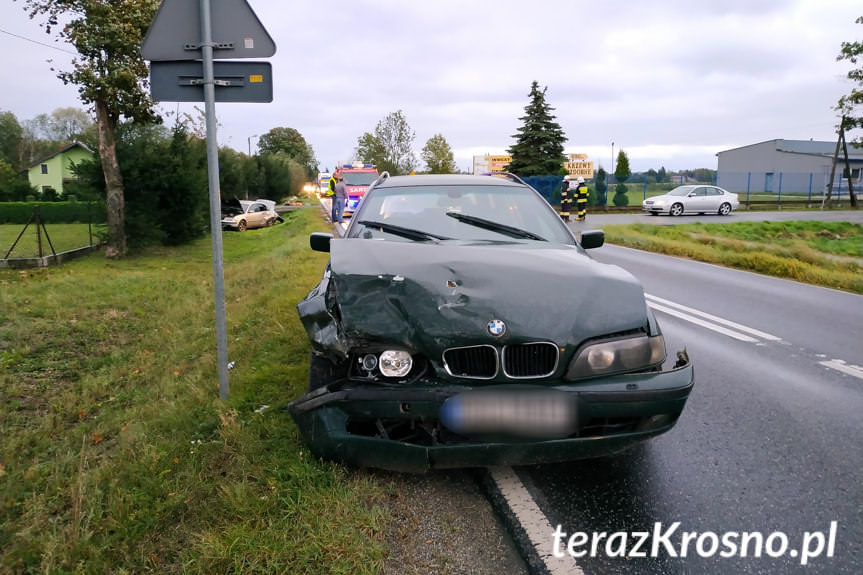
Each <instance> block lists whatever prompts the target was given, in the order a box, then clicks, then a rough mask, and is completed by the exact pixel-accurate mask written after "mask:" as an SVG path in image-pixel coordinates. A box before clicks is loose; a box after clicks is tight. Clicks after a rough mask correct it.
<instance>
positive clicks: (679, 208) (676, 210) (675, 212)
mask: <svg viewBox="0 0 863 575" xmlns="http://www.w3.org/2000/svg"><path fill="white" fill-rule="evenodd" d="M669 213H670V214H671V215H672V216H680V215H682V214H683V204H680V203H677V204H674V205H673V206H671V211H670V212H669Z"/></svg>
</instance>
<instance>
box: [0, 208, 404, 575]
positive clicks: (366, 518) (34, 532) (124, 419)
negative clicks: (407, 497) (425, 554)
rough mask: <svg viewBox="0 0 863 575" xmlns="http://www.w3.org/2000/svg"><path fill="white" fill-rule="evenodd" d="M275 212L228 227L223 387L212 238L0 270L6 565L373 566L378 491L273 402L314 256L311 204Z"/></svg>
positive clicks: (295, 371) (111, 568)
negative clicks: (312, 442)
mask: <svg viewBox="0 0 863 575" xmlns="http://www.w3.org/2000/svg"><path fill="white" fill-rule="evenodd" d="M285 218H286V223H285V224H281V225H278V226H275V227H272V228H265V229H262V230H252V231H248V232H245V233H225V234H224V242H223V243H224V262H225V282H226V302H227V312H228V342H229V343H228V346H229V355H230V359H231V360H233V361H236V364H237V365H236V368H235V369H234V370H233V371H232V372H231V381H230V385H231V387H230V400H229V401H227V402H222V401H220V400H219V399H218V376H217V371H216V365H215V362H216V338H215V333H214V324H215V320H214V308H213V281H212V263H211V248H210V242H209V239H205V240H201V241H199V242H197V243H195V244H194V245H191V246H186V247H182V248H170V249H169V248H162V249H153V250H148V251H146V252H144V253H140V254H137V255H133V256H130V257H128V258H127V259H125V260H123V261H118V262H109V261H106V260H105V259H104V258H103V257H102V256H101V255H100V254H94V255H92V256H89V257H86V258H82V259H80V260H76V261H74V262H71V263H67V264H64V265H63V266H62V267H58V268H50V269H42V270H38V271H12V270H5V271H3V270H0V438H2V441H0V572H7V573H9V572H11V573H37V572H38V573H43V572H44V573H77V572H81V573H109V572H110V573H140V572H157V573H273V572H278V573H309V574H312V573H315V574H317V573H376V572H379V571H380V569H381V566H382V564H383V560H384V557H385V555H386V549H385V546H384V543H383V540H384V533H383V530H384V527H385V525H386V522H387V518H388V511H386V507H385V506H384V505H383V504H382V501H383V500H382V497H384V495H383V494H384V492H385V490H386V487H385V486H382V485H381V484H380V483H379V481H378V480H375V479H373V476H370V475H368V474H363V473H359V472H353V471H350V470H347V469H345V468H342V467H340V466H337V465H334V464H329V463H323V462H320V461H318V460H316V459H314V458H313V457H311V456H310V455H309V453H308V451H307V449H306V448H305V446H304V445H303V444H302V442H301V440H300V439H299V436H298V433H297V430H296V427H295V426H294V424H293V422H292V420H291V418H290V416H289V415H288V413H287V412H286V411H285V409H284V407H285V405H286V404H287V403H288V402H289V401H290V400H291V399H293V398H295V397H297V396H299V395H301V394H302V392H303V391H304V390H305V386H306V370H307V369H308V349H309V348H308V342H307V339H306V335H305V332H304V330H303V328H302V326H301V324H300V323H299V320H298V317H297V313H296V309H295V305H296V303H297V301H299V300H300V299H301V298H302V297H303V296H304V295H305V294H306V293H307V291H308V290H309V289H310V288H311V287H313V286H314V284H315V283H316V282H317V281H318V280H319V278H320V275H321V272H322V271H323V268H324V266H325V264H326V254H320V253H317V252H312V251H311V250H309V249H308V234H309V232H311V231H322V230H324V229H326V228H325V224H324V223H323V222H322V221H321V218H320V214H319V211H318V210H313V209H312V210H299V211H296V212H292V213H289V214H286V216H285ZM52 239H53V238H52ZM264 406H269V407H268V408H264Z"/></svg>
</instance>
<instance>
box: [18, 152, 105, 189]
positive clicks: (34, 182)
mask: <svg viewBox="0 0 863 575" xmlns="http://www.w3.org/2000/svg"><path fill="white" fill-rule="evenodd" d="M93 155H94V154H93V151H92V150H90V148H88V147H87V146H85V145H84V144H82V143H81V142H72V143H71V144H69V145H68V146H63V147H62V148H60V149H59V150H57V151H56V152H54V153H53V154H51V155H50V156H47V157H45V158H42V159H41V160H39V161H37V162H34V163H33V164H32V165H31V166H30V167H29V168H28V169H27V177H28V179H29V180H30V185H31V186H34V187H35V188H36V189H38V190H39V193H40V195H42V196H44V195H45V194H46V193H48V192H49V190H54V191H55V192H56V193H57V196H58V197H61V198H62V197H63V196H64V190H63V188H64V185H65V184H66V183H68V182H70V181H74V180H76V179H77V178H76V176H75V173H74V172H73V171H72V165H73V164H78V163H80V162H82V161H83V160H90V159H92V158H93Z"/></svg>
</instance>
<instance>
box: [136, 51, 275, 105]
mask: <svg viewBox="0 0 863 575" xmlns="http://www.w3.org/2000/svg"><path fill="white" fill-rule="evenodd" d="M213 78H214V80H215V84H216V89H215V95H216V99H215V101H216V102H258V103H266V102H272V101H273V69H272V66H271V65H270V63H269V62H222V61H219V60H216V61H214V62H213ZM150 94H151V95H152V96H153V99H154V100H156V101H157V102H203V101H204V65H203V62H201V61H180V62H150Z"/></svg>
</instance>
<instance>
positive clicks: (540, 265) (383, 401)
mask: <svg viewBox="0 0 863 575" xmlns="http://www.w3.org/2000/svg"><path fill="white" fill-rule="evenodd" d="M310 243H311V247H312V249H315V250H318V251H325V252H329V254H330V261H329V264H328V265H327V268H326V270H325V272H324V275H323V278H322V280H321V282H320V284H318V285H317V286H316V287H315V288H314V289H313V290H312V291H311V292H310V293H309V294H308V295H307V296H306V298H305V299H304V300H303V301H301V302H300V303H299V304H298V305H297V309H298V312H299V315H300V319H301V320H302V322H303V325H304V326H305V328H306V331H307V333H308V336H309V339H310V341H311V346H312V352H311V358H310V365H309V389H308V392H307V393H306V394H304V395H303V396H302V397H300V398H298V399H297V400H295V401H293V402H292V403H291V404H290V405H289V410H290V413H291V415H292V416H293V418H294V420H295V421H296V423H297V425H298V427H299V430H300V432H301V434H302V436H303V438H304V439H305V441H306V442H307V443H308V445H309V447H310V449H311V450H312V452H313V453H314V454H316V455H318V456H320V457H324V458H327V459H333V460H337V461H342V462H345V463H348V464H353V465H357V466H363V467H377V468H384V469H392V470H399V471H416V472H422V471H425V470H428V469H433V468H451V467H475V466H490V465H523V464H537V463H548V462H559V461H567V460H572V459H580V458H589V457H597V456H601V455H607V454H609V453H613V452H616V451H620V450H623V449H626V448H628V447H631V446H632V445H634V444H636V443H638V442H640V441H643V440H646V439H648V438H650V437H653V436H656V435H658V434H660V433H663V432H666V431H668V430H670V429H671V428H672V427H673V426H674V424H675V423H676V421H677V419H678V418H679V416H680V414H681V412H682V410H683V407H684V405H685V403H686V400H687V398H688V396H689V393H690V391H691V389H692V386H693V383H694V376H693V367H692V364H691V362H690V360H689V358H688V356H687V354H686V351H685V350H681V351H678V352H677V353H676V354H674V356H673V357H671V358H668V357H667V354H666V349H665V341H664V339H663V336H662V332H661V330H660V328H659V325H658V324H657V322H656V318H655V317H654V316H653V313H652V311H651V310H650V309H649V308H648V307H647V304H646V302H645V298H644V290H643V288H642V286H641V284H640V283H639V282H638V281H637V280H636V279H635V278H634V277H633V276H632V275H631V274H629V273H628V272H626V271H625V270H623V269H621V268H619V267H617V266H612V265H607V264H602V263H599V262H597V261H595V260H594V259H592V258H591V257H590V256H589V255H588V254H587V252H586V251H585V250H587V249H590V248H597V247H600V246H601V245H602V243H603V234H602V232H601V231H587V232H584V233H583V234H582V235H581V238H580V241H577V240H576V238H575V237H574V236H573V234H572V232H571V231H570V230H569V228H568V227H567V226H566V225H565V224H564V223H563V222H562V221H561V219H560V217H559V216H558V215H557V213H556V212H555V211H554V210H553V209H552V208H551V206H550V205H549V204H548V203H547V202H546V200H545V199H544V198H543V197H542V196H540V195H539V194H538V193H537V192H536V191H535V190H534V189H533V188H531V187H530V186H528V185H526V184H525V183H524V182H522V181H521V180H519V179H518V178H517V177H514V176H511V177H494V176H461V175H449V176H443V175H428V176H398V177H388V176H387V174H383V175H381V177H380V178H378V180H377V181H376V182H375V183H374V184H373V185H372V187H371V188H370V190H369V191H368V193H367V194H366V196H365V198H364V199H363V201H362V202H361V203H360V206H359V208H358V210H357V211H356V213H355V214H354V215H353V217H352V218H351V222H350V224H349V225H348V227H347V229H346V230H345V233H344V237H334V236H333V235H331V234H312V236H311V238H310Z"/></svg>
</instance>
